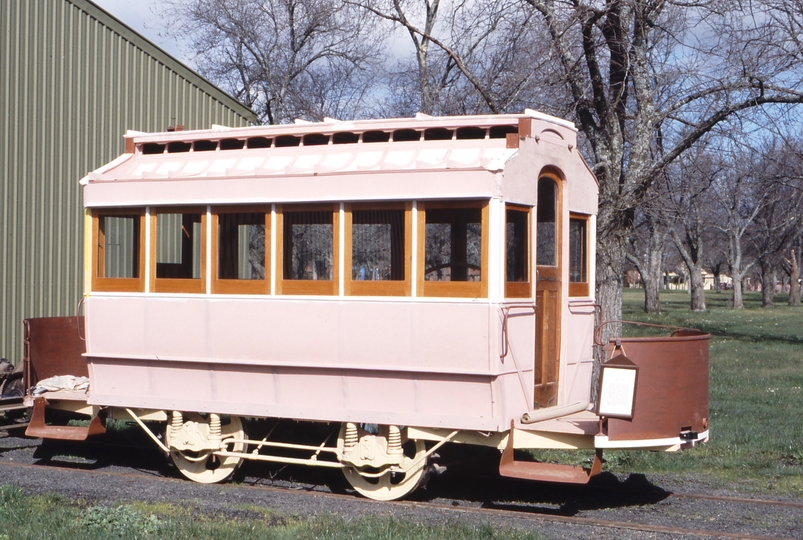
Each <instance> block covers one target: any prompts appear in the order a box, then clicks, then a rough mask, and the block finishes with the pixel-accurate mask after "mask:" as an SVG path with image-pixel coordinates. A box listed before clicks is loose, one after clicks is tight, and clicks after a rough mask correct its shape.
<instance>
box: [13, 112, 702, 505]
mask: <svg viewBox="0 0 803 540" xmlns="http://www.w3.org/2000/svg"><path fill="white" fill-rule="evenodd" d="M125 140H126V152H125V153H124V154H123V155H121V156H120V157H119V158H117V159H116V160H114V161H113V162H111V163H109V164H108V165H106V166H104V167H101V168H100V169H98V170H97V171H94V172H92V173H90V174H88V175H87V176H86V177H85V178H84V179H83V180H82V181H81V185H82V186H83V196H84V204H85V207H86V211H85V283H84V290H85V297H84V301H83V307H84V313H85V316H84V317H80V318H76V317H67V318H51V319H31V320H28V321H27V324H26V328H27V331H26V358H25V366H26V369H25V385H26V387H27V388H30V387H31V386H33V385H34V384H36V383H37V382H38V381H40V380H42V379H45V378H46V377H50V376H51V375H76V376H80V375H86V376H88V378H89V387H88V390H77V391H76V390H67V389H60V387H58V386H57V387H55V388H53V387H52V386H51V387H49V391H46V392H45V393H43V394H41V395H34V394H32V393H30V392H29V393H28V395H27V396H26V398H25V399H26V403H28V404H29V405H31V406H33V413H32V417H31V423H30V426H29V427H28V434H29V435H33V436H39V437H45V438H65V439H82V438H85V437H88V436H90V435H92V434H95V433H99V432H102V431H103V429H104V419H105V418H108V417H114V418H129V419H132V420H134V421H136V422H137V423H139V424H140V425H141V426H142V427H143V428H144V429H145V430H146V432H147V433H148V434H149V435H150V436H151V437H152V438H153V440H154V443H155V444H157V445H159V446H160V447H161V448H162V450H164V451H165V452H166V453H169V454H170V456H171V457H172V459H173V461H174V462H175V464H176V465H177V467H178V469H179V470H180V471H181V472H182V473H183V474H184V475H185V476H187V477H188V478H190V479H192V480H195V481H198V482H218V481H222V480H225V479H226V478H228V477H229V476H230V475H231V474H232V472H233V471H234V470H235V469H236V468H237V467H238V466H239V465H240V464H241V463H242V462H243V461H244V460H262V461H269V462H280V463H291V464H302V465H310V466H320V467H334V468H340V469H342V470H343V472H344V474H345V476H346V478H347V479H348V481H349V482H350V483H351V485H352V486H353V487H354V489H355V490H356V491H358V492H359V493H361V494H363V495H365V496H367V497H370V498H374V499H382V500H390V499H396V498H399V497H403V496H405V495H407V494H408V493H410V492H411V491H412V490H414V489H415V488H416V487H417V486H418V485H419V484H420V483H421V482H422V479H424V478H425V477H426V474H425V473H426V472H427V470H428V462H429V461H431V458H432V456H433V454H434V453H435V452H436V451H437V450H438V448H439V447H440V446H441V445H443V444H445V443H463V444H472V445H482V446H488V447H493V448H497V449H498V450H499V451H500V455H501V460H500V473H501V474H502V475H507V476H514V477H521V478H529V479H535V480H546V481H557V482H586V481H587V480H588V478H589V477H591V476H592V475H594V474H596V473H598V472H599V471H600V469H601V464H602V461H601V456H602V451H603V450H605V449H651V450H661V451H675V450H679V449H682V448H686V447H689V446H692V445H693V444H695V443H696V442H702V441H706V440H707V439H708V336H707V335H706V334H702V333H700V332H696V331H691V330H684V331H680V332H675V333H673V334H672V335H670V336H667V337H661V338H622V339H620V340H616V341H615V342H614V343H611V344H608V345H607V346H606V351H607V352H605V353H604V354H605V357H606V358H610V357H611V356H612V355H611V352H612V351H613V352H614V353H615V355H614V356H613V358H610V360H609V361H607V362H605V363H603V364H602V366H601V367H600V372H601V376H599V375H595V369H594V367H595V364H594V353H593V351H594V346H595V345H594V334H595V313H596V307H597V306H596V304H595V301H594V287H593V283H594V260H595V250H594V245H595V212H596V210H597V192H598V185H597V183H596V179H595V177H594V175H593V174H592V172H591V171H590V170H589V168H588V166H587V165H586V163H585V161H584V160H583V158H582V157H581V155H580V154H579V153H578V150H577V141H576V130H575V128H574V126H573V125H572V124H571V123H569V122H566V121H563V120H560V119H557V118H553V117H550V116H547V115H544V114H541V113H538V112H535V111H530V110H527V111H525V113H524V114H519V115H498V116H466V117H442V118H437V117H429V116H426V115H419V116H417V117H416V118H409V119H393V120H366V121H353V122H341V121H335V120H327V121H325V122H321V123H307V122H298V123H296V124H295V125H283V126H264V127H251V128H238V129H228V128H223V127H213V128H212V129H210V130H201V131H181V130H175V131H168V132H165V133H154V134H146V133H128V134H127V135H126V137H125ZM625 354H626V356H625ZM592 387H593V388H592ZM37 394H38V392H37ZM48 408H56V409H68V410H71V411H74V412H82V413H86V414H88V415H90V416H92V418H93V419H92V422H91V423H90V425H89V427H86V428H84V427H68V426H56V425H49V424H46V423H45V422H44V413H45V410H46V409H48ZM244 418H267V419H290V420H295V421H299V422H315V423H324V424H328V425H330V426H331V436H329V437H328V438H327V439H326V440H323V441H321V442H320V444H313V445H309V444H306V443H302V442H298V441H296V442H293V441H286V440H276V439H275V438H273V437H271V436H270V435H271V434H270V433H269V434H268V436H266V437H264V438H261V439H258V440H252V439H249V438H248V436H247V433H246V426H247V425H248V424H247V422H243V419H244ZM525 448H533V449H539V448H541V449H543V448H556V449H595V450H596V453H595V455H596V457H595V459H594V463H593V465H592V466H591V468H590V469H583V468H579V467H572V466H562V465H553V464H544V463H535V462H522V461H517V460H514V459H513V451H514V450H515V449H525Z"/></svg>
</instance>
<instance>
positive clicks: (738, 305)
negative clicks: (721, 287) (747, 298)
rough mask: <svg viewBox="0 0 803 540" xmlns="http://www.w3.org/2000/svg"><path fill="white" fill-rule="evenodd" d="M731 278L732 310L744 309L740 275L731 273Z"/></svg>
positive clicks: (741, 277)
mask: <svg viewBox="0 0 803 540" xmlns="http://www.w3.org/2000/svg"><path fill="white" fill-rule="evenodd" d="M731 274H732V276H731V277H732V278H733V299H732V302H733V309H744V300H743V298H742V279H743V276H742V274H741V273H739V274H737V273H736V272H731Z"/></svg>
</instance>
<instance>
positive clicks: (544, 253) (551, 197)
mask: <svg viewBox="0 0 803 540" xmlns="http://www.w3.org/2000/svg"><path fill="white" fill-rule="evenodd" d="M557 201H558V186H557V184H556V183H555V181H554V180H552V179H551V178H549V177H546V176H542V177H541V178H539V179H538V211H537V218H536V223H537V227H536V231H535V237H536V243H537V246H536V254H535V258H536V264H537V265H538V266H557V265H558V250H557V240H558V230H557V221H556V215H557V212H556V210H557Z"/></svg>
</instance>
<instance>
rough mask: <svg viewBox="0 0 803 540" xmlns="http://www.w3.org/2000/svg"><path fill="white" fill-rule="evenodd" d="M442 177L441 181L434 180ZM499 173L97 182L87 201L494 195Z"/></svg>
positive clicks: (141, 203) (368, 173)
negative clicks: (496, 177)
mask: <svg viewBox="0 0 803 540" xmlns="http://www.w3.org/2000/svg"><path fill="white" fill-rule="evenodd" d="M433 178H437V181H433ZM495 188H496V182H495V174H494V173H491V172H489V171H486V170H460V169H444V170H438V171H435V172H432V171H412V172H411V171H389V172H384V171H366V172H364V173H354V174H348V175H338V176H331V175H325V174H321V175H315V176H313V175H312V174H309V175H306V176H304V175H298V176H294V175H293V176H285V177H258V176H251V177H240V178H237V177H225V178H224V177H219V178H199V179H180V180H171V179H154V180H137V181H127V182H126V181H121V182H93V183H90V184H88V185H86V186H84V205H85V206H87V207H90V208H91V207H104V206H144V205H153V204H160V205H165V204H210V203H213V204H228V203H232V204H233V203H270V202H309V201H371V200H414V199H416V200H421V199H440V198H463V197H472V198H490V197H491V196H493V195H494V193H495Z"/></svg>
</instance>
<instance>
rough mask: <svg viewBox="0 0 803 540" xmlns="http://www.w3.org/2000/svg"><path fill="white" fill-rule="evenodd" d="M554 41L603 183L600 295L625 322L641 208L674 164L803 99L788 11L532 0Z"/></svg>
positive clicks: (652, 0) (664, 1)
mask: <svg viewBox="0 0 803 540" xmlns="http://www.w3.org/2000/svg"><path fill="white" fill-rule="evenodd" d="M522 1H524V2H526V3H527V4H529V5H530V6H531V7H532V8H533V9H534V10H535V12H536V13H537V14H538V15H539V16H540V23H541V24H542V25H544V27H545V28H546V29H547V30H548V33H549V36H550V46H551V49H550V54H551V58H552V59H553V66H554V70H555V75H556V76H557V77H559V78H560V79H561V80H562V81H563V83H564V85H565V89H566V94H565V95H566V100H567V101H566V103H567V106H566V109H567V110H570V111H571V112H572V113H573V115H574V116H575V118H576V120H577V122H578V125H579V128H580V130H581V132H582V133H583V134H584V135H585V139H586V142H587V149H588V151H587V153H588V155H589V156H590V157H591V161H592V162H593V167H594V170H595V172H596V174H597V176H598V178H599V181H600V191H601V193H600V195H601V196H600V201H601V202H600V211H599V217H598V261H597V263H598V264H597V297H598V299H599V301H600V302H601V303H602V305H603V313H604V317H605V318H606V319H619V318H621V288H622V274H623V271H622V270H623V261H624V259H625V256H624V255H625V253H626V250H627V245H628V237H629V235H630V232H631V230H632V226H633V223H634V215H635V208H636V207H637V206H638V205H639V204H640V203H641V202H642V201H643V200H644V198H645V197H646V196H648V192H649V188H650V186H651V185H652V184H653V182H654V181H656V179H658V178H659V177H660V176H661V171H663V170H664V169H665V168H666V167H667V166H668V165H669V164H671V163H672V162H673V161H675V160H676V159H677V158H678V157H679V156H681V155H683V154H684V153H685V152H686V151H687V150H688V149H689V148H691V147H692V146H693V145H694V144H695V143H696V142H697V141H699V140H700V139H701V138H703V137H704V136H706V135H707V134H709V133H711V132H712V131H714V130H715V129H716V128H717V127H718V126H721V125H722V124H723V122H726V121H727V120H729V119H734V118H736V117H737V115H739V116H738V117H739V119H742V118H743V117H744V116H745V115H746V114H747V113H748V112H749V111H751V110H754V109H756V108H758V107H763V106H766V105H768V104H796V103H801V102H803V94H802V93H801V92H800V91H799V88H798V87H799V84H800V80H801V77H799V76H798V75H797V74H798V73H799V72H800V58H798V56H799V55H798V53H797V51H795V50H792V51H790V50H787V49H788V47H787V44H789V40H790V39H791V38H792V36H791V35H790V33H789V30H788V28H786V27H784V26H782V25H780V24H778V23H777V21H776V20H775V19H773V18H770V17H768V16H767V14H768V13H769V12H770V11H771V10H772V9H778V7H779V6H780V7H784V6H783V5H781V4H784V3H783V2H781V1H780V0H778V1H777V2H773V3H772V5H770V4H769V3H766V2H761V1H755V2H751V3H749V4H748V3H744V4H742V3H740V2H720V1H714V0H711V1H697V2H681V1H672V0H607V1H604V2H603V1H591V0H588V1H583V0H573V1H571V2H569V1H559V0H522Z"/></svg>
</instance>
